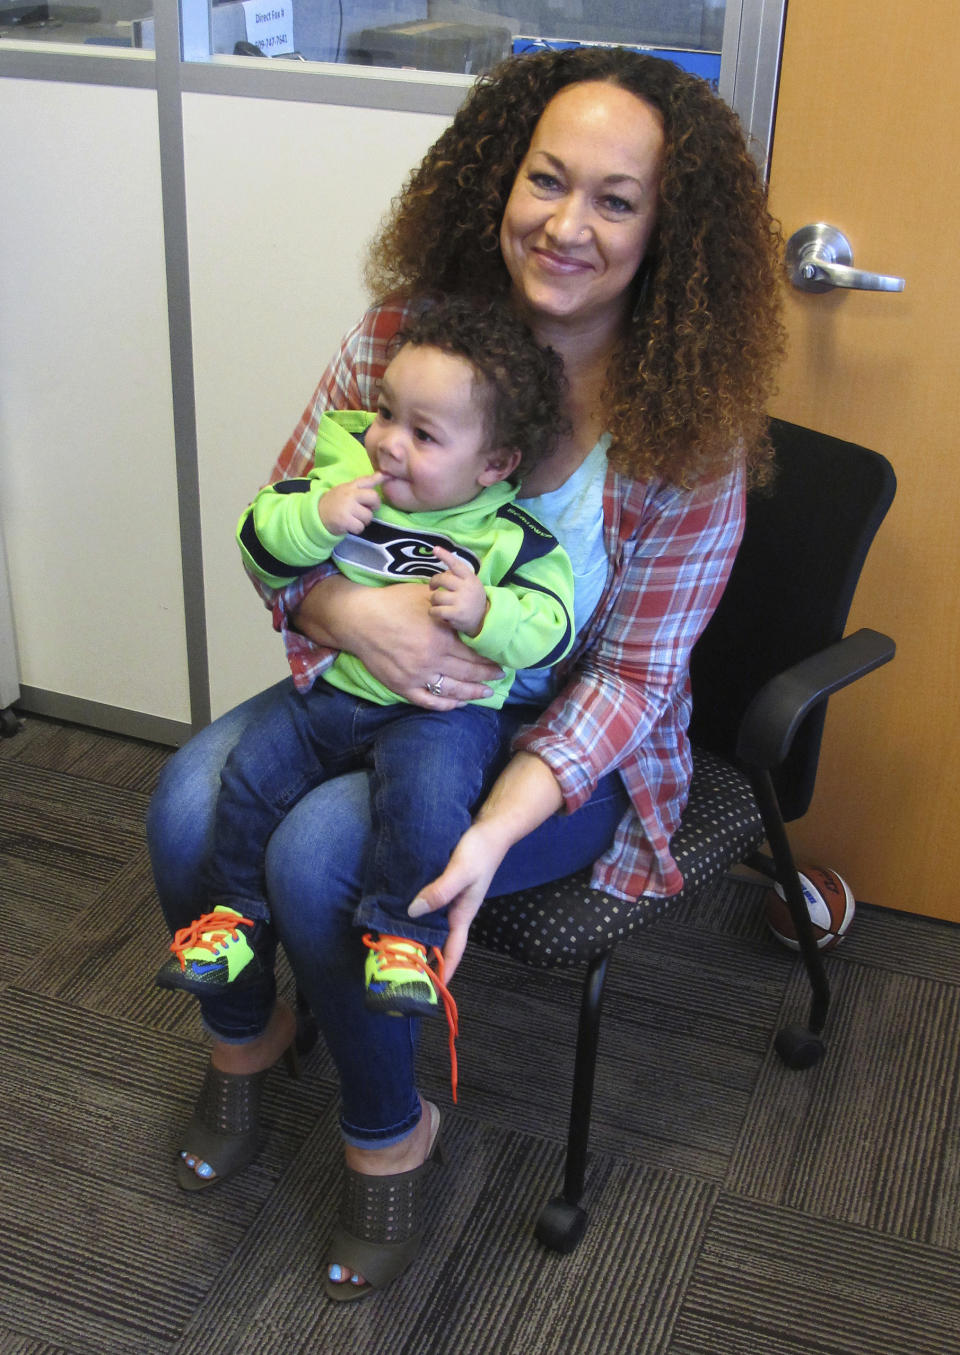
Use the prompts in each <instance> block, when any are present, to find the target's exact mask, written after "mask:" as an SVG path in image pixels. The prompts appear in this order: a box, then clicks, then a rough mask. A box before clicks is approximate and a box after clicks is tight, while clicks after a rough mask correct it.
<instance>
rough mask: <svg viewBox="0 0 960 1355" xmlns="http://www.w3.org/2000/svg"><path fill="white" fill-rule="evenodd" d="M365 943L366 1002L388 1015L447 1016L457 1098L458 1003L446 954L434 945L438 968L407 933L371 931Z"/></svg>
mask: <svg viewBox="0 0 960 1355" xmlns="http://www.w3.org/2000/svg"><path fill="white" fill-rule="evenodd" d="M363 944H364V945H365V946H366V947H367V949H368V950H369V951H370V954H369V955H368V956H367V963H366V966H365V976H366V993H365V997H366V1003H367V1006H368V1007H369V1008H370V1009H371V1010H372V1011H375V1012H383V1013H385V1014H386V1015H387V1016H445V1017H446V1018H447V1037H448V1045H449V1049H450V1090H451V1092H452V1094H453V1100H454V1103H456V1099H457V1046H456V1041H457V1028H458V1018H457V1004H456V1002H455V1001H454V1000H453V994H452V993H451V992H450V989H449V988H448V987H447V985H446V984H445V983H444V981H443V955H442V954H441V953H440V951H439V950H438V949H437V947H436V946H431V950H432V952H433V955H432V959H433V964H434V966H435V968H433V967H431V966H430V965H429V964H428V963H427V950H426V947H425V946H421V945H420V943H419V942H418V941H408V940H407V938H406V937H404V936H374V935H373V933H372V932H367V933H366V935H365V936H364V938H363Z"/></svg>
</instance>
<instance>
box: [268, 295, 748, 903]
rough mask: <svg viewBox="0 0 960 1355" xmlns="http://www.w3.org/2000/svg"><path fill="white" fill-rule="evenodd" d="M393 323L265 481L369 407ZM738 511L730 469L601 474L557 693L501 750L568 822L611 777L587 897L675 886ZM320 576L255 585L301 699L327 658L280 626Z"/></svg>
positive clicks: (349, 341)
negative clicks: (598, 558) (580, 611)
mask: <svg viewBox="0 0 960 1355" xmlns="http://www.w3.org/2000/svg"><path fill="white" fill-rule="evenodd" d="M405 314H406V311H405V310H404V308H403V307H402V306H398V305H390V304H388V305H384V306H379V307H374V308H372V309H371V310H369V311H368V312H367V313H366V315H364V317H363V318H362V319H361V321H360V322H359V324H358V325H356V326H355V327H354V329H353V330H351V332H350V333H349V334H348V335H347V337H346V338H345V339H344V341H343V344H342V345H341V348H340V352H339V353H338V354H337V356H336V357H335V358H334V360H333V362H332V363H331V364H330V366H329V367H328V368H327V370H326V372H325V373H324V375H323V377H322V379H321V381H320V384H319V386H318V387H317V389H316V392H315V393H314V397H313V399H312V400H311V402H310V404H309V405H308V407H307V409H306V411H305V412H304V415H303V417H302V419H301V420H300V423H299V424H298V425H297V427H296V429H295V430H294V433H293V436H292V437H291V438H290V440H289V441H288V442H287V443H286V445H285V447H284V448H283V451H282V452H281V453H280V456H279V457H278V459H277V461H276V464H275V465H274V468H273V471H272V473H271V476H270V481H271V483H272V482H273V481H275V480H278V479H285V478H288V477H290V476H303V475H306V473H307V472H308V471H309V470H310V469H311V468H312V466H313V453H314V444H315V442H316V435H317V424H318V422H319V418H320V414H321V413H322V412H323V411H324V410H325V409H331V408H332V409H373V408H375V406H376V399H377V385H378V382H379V379H380V377H381V376H382V374H383V371H384V369H385V368H386V365H387V362H388V353H387V348H388V344H389V342H390V340H391V339H392V338H393V336H394V335H395V334H396V332H397V330H398V329H399V328H400V326H401V324H402V322H403V319H404V316H405ZM744 511H745V496H744V477H743V470H742V467H741V466H739V465H737V466H735V467H734V468H733V469H732V470H731V471H730V472H729V473H728V474H727V475H725V476H722V477H720V478H718V479H715V480H712V481H709V482H706V483H703V484H700V485H698V486H696V487H695V488H694V489H686V490H684V489H678V488H676V487H674V486H670V485H665V484H663V483H662V482H660V481H652V482H649V483H645V482H641V481H636V480H631V479H629V478H627V477H626V476H623V475H620V474H619V473H618V472H616V471H614V470H609V471H608V473H607V480H606V484H605V487H604V496H603V517H604V542H605V545H606V549H607V557H608V561H609V565H608V573H607V581H606V585H605V588H604V592H603V596H602V597H601V599H600V602H599V604H598V606H597V609H596V611H595V612H594V615H593V617H592V618H591V621H590V624H589V625H588V626H587V627H586V628H585V630H584V632H582V633H581V635H580V636H579V637H578V639H577V642H576V644H575V646H574V649H573V651H572V653H571V654H570V656H569V657H568V658H567V659H566V660H565V661H564V663H563V664H562V665H561V666H560V668H559V670H558V671H559V673H560V675H561V689H560V692H559V694H558V696H557V697H556V699H555V700H554V701H553V702H552V703H551V705H550V706H549V707H548V708H547V709H546V710H545V711H544V712H543V715H542V716H541V718H540V719H539V720H538V722H537V723H536V724H535V725H532V726H528V727H527V728H526V729H524V730H523V731H521V733H520V734H519V735H518V736H517V738H516V739H515V741H514V747H515V748H517V749H525V750H527V751H528V752H531V753H535V754H536V755H537V756H538V757H540V758H542V759H543V760H544V761H545V762H546V763H547V765H548V766H549V767H550V769H551V771H552V772H553V773H554V775H555V776H556V778H557V781H558V783H559V785H560V788H561V792H562V794H563V801H564V807H565V809H566V811H567V812H570V813H572V812H573V811H574V810H576V809H578V808H579V807H580V806H581V805H582V804H584V803H585V801H586V800H588V799H589V797H590V795H591V793H592V791H593V788H594V787H595V786H596V784H597V781H598V780H599V778H600V777H601V776H603V775H604V774H605V773H607V772H610V771H613V770H617V771H619V773H620V776H621V777H622V779H623V782H624V785H625V787H626V789H627V793H628V795H629V796H630V801H631V808H630V810H628V811H627V813H626V814H625V815H624V818H623V820H622V821H621V823H620V825H619V826H618V828H617V832H616V835H615V837H614V840H613V843H612V844H611V846H610V847H609V849H608V850H607V851H606V852H605V853H604V854H603V856H601V857H600V859H599V860H598V861H597V862H596V863H595V865H594V869H593V876H592V883H593V885H594V887H595V888H597V889H603V890H606V891H607V892H608V893H611V894H614V895H616V896H617V897H619V898H624V899H634V898H637V897H639V895H641V894H654V895H670V894H675V893H677V892H678V891H679V890H680V889H681V888H682V886H683V877H682V876H681V874H680V871H679V870H678V869H677V866H676V863H675V862H674V860H673V857H672V856H671V855H670V838H671V836H672V834H673V833H674V832H675V830H676V827H677V825H678V823H679V821H680V815H681V814H682V812H683V809H684V807H685V805H686V802H687V794H688V791H689V786H690V777H691V774H692V759H691V753H690V745H689V741H688V739H687V734H686V730H687V725H688V724H689V718H690V704H691V703H690V680H689V662H690V651H691V650H692V648H693V645H694V643H695V641H696V640H697V638H698V636H699V635H700V633H701V631H702V630H703V628H704V626H705V625H706V624H707V621H708V620H709V619H710V616H711V614H712V613H713V610H714V608H715V607H716V605H717V603H718V602H719V600H720V596H721V594H722V592H723V589H724V587H725V585H726V581H727V578H728V576H729V573H730V569H731V566H732V564H733V559H734V556H735V555H736V552H737V547H738V546H739V544H740V538H741V535H742V533H743V521H744ZM331 568H333V567H332V566H330V565H329V564H328V565H322V566H319V567H318V569H317V570H316V571H313V572H312V573H310V574H307V575H304V576H303V578H301V579H298V580H297V582H296V583H294V584H291V585H290V586H289V587H288V588H286V589H284V590H283V592H281V593H272V592H270V590H268V589H266V588H264V587H262V586H260V585H258V591H259V592H260V593H261V596H263V598H264V600H265V601H266V603H267V605H268V606H271V607H272V608H273V618H274V626H275V628H276V629H277V630H279V631H281V633H282V634H283V637H284V642H285V644H286V652H287V658H288V660H289V663H290V669H291V672H292V673H293V677H294V681H295V683H296V685H297V687H298V688H299V689H300V690H308V689H309V688H310V687H311V686H312V685H313V683H314V681H315V680H316V678H317V677H318V676H319V675H320V673H321V672H322V671H323V669H324V668H325V667H326V666H327V665H328V664H329V663H331V662H332V661H333V657H334V656H333V653H332V652H331V651H330V650H327V649H323V648H321V647H320V646H319V645H315V644H313V643H312V642H311V641H309V640H307V639H306V638H305V637H304V636H302V635H300V634H298V633H297V632H296V631H295V630H294V629H292V627H291V625H290V622H289V616H290V614H291V613H292V612H293V611H294V610H295V609H296V607H297V606H298V605H299V603H300V601H301V599H302V598H303V596H304V595H305V594H306V593H307V592H308V591H309V589H310V588H311V587H312V586H313V584H314V583H315V582H316V581H317V580H318V579H319V578H322V577H324V575H325V574H327V573H329V572H330V571H331Z"/></svg>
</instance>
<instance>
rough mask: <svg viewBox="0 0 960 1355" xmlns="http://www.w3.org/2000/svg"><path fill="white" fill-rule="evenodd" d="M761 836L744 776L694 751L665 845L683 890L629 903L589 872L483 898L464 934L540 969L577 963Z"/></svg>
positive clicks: (694, 888) (701, 882)
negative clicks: (679, 811) (593, 883)
mask: <svg viewBox="0 0 960 1355" xmlns="http://www.w3.org/2000/svg"><path fill="white" fill-rule="evenodd" d="M763 839H764V829H763V822H762V820H761V818H760V810H759V809H758V807H757V803H756V800H755V799H754V795H753V791H752V789H751V787H750V781H749V779H748V778H747V777H746V776H745V775H744V774H743V772H741V771H739V770H738V769H737V768H735V767H733V766H731V765H730V764H729V763H728V762H724V761H723V760H722V759H721V758H718V757H716V756H715V755H714V754H712V753H707V752H703V751H702V750H699V749H694V756H693V780H692V782H691V784H690V797H689V800H688V802H687V807H686V809H685V810H684V813H683V818H682V819H681V821H680V826H679V828H678V829H677V831H676V833H675V834H674V836H673V839H672V842H671V845H670V850H671V852H672V853H673V858H674V860H675V861H676V863H677V866H678V867H679V869H680V871H681V872H682V874H683V882H684V883H683V889H682V891H681V892H680V893H679V894H674V895H672V896H671V897H670V898H657V897H654V896H652V895H641V896H640V898H638V899H636V900H634V902H632V903H628V902H626V901H625V900H624V899H618V898H615V897H614V896H613V895H612V894H605V893H604V892H603V891H602V890H600V889H592V888H591V887H590V875H591V871H590V870H584V871H579V872H578V873H577V874H575V875H568V876H566V877H564V878H563V879H561V880H554V881H551V882H550V883H549V884H545V885H538V886H537V887H535V888H533V889H522V890H519V891H518V892H517V893H515V894H501V895H499V896H497V897H495V898H489V899H487V900H485V902H484V904H483V907H482V908H481V909H480V912H479V913H478V914H477V917H476V920H475V921H474V923H473V927H472V929H471V932H470V937H471V940H473V941H476V942H477V943H478V944H479V945H482V946H486V947H487V949H488V950H496V951H500V952H501V953H502V954H504V955H512V956H513V957H514V959H517V960H521V961H522V962H523V963H524V964H529V965H535V966H538V967H540V968H544V969H547V968H554V967H555V966H558V965H575V964H582V963H584V962H585V961H587V960H591V959H593V958H594V956H596V955H600V954H602V953H603V951H605V950H609V949H610V947H611V946H612V945H615V944H616V943H617V942H618V941H622V940H623V938H624V937H625V936H629V935H630V933H631V932H633V931H636V930H637V928H638V927H640V926H642V925H643V924H644V923H646V922H649V921H651V920H652V919H653V918H656V917H659V916H660V915H661V914H662V913H663V912H665V911H666V909H667V908H668V907H669V906H670V905H671V904H674V903H676V902H678V901H679V900H681V899H683V900H686V899H690V898H694V897H696V896H697V895H698V894H699V893H700V892H701V891H702V890H703V889H704V888H705V887H706V886H707V885H708V884H709V883H710V882H711V881H712V880H715V879H716V878H717V877H718V876H720V875H722V874H723V872H724V871H726V870H728V869H729V868H730V866H732V865H735V864H736V863H737V862H738V861H741V860H743V859H744V857H747V856H749V855H750V854H751V853H752V852H754V851H756V849H757V848H758V847H759V846H760V844H761V842H762V841H763Z"/></svg>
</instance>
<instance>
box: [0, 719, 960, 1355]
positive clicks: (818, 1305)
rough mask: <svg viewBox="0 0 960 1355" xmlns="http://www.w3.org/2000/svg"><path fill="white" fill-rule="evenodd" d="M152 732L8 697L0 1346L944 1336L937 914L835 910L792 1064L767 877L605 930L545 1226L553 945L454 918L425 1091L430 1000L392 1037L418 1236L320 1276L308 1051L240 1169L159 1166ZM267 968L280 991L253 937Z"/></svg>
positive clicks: (567, 1051) (328, 1156)
mask: <svg viewBox="0 0 960 1355" xmlns="http://www.w3.org/2000/svg"><path fill="white" fill-rule="evenodd" d="M167 756H168V752H167V750H163V749H157V748H154V747H152V746H151V745H149V744H143V743H139V742H137V741H133V740H124V739H121V738H119V737H117V736H113V735H101V734H93V733H90V732H89V731H85V730H80V729H76V728H72V727H69V726H61V725H58V724H57V723H56V722H53V721H43V720H36V719H28V720H27V722H26V725H25V727H24V730H23V732H22V734H20V735H18V736H17V737H16V738H15V739H10V740H0V922H2V925H3V934H4V939H5V944H4V947H3V950H2V954H0V1355H94V1352H96V1355H221V1353H223V1355H227V1353H229V1355H254V1352H255V1353H256V1355H281V1352H282V1355H381V1352H383V1351H384V1350H390V1351H391V1352H395V1353H396V1355H561V1353H562V1355H567V1352H573V1355H594V1352H596V1355H607V1352H615V1353H616V1355H934V1352H935V1353H936V1355H960V1313H958V1311H957V1308H958V1303H960V1299H958V1295H960V1285H958V1283H957V1275H958V1266H960V1147H958V1145H960V1123H958V1122H960V1067H958V1041H957V1029H958V1024H960V1010H958V1008H960V927H955V926H949V925H945V924H941V923H935V922H932V921H930V920H928V919H924V918H921V917H913V916H910V915H905V914H897V913H891V912H888V911H885V910H881V909H876V908H871V907H869V906H861V907H860V908H859V910H858V917H857V920H856V922H855V924H854V928H853V930H852V932H851V934H850V936H849V937H848V939H847V940H846V941H845V942H844V944H843V946H842V947H841V948H840V949H839V950H838V951H836V952H834V953H833V954H832V955H831V956H830V957H829V959H828V968H829V973H830V979H831V983H832V986H833V989H834V1006H833V1010H832V1013H831V1018H830V1023H829V1026H828V1032H827V1033H828V1053H827V1056H826V1059H825V1060H824V1062H823V1063H822V1064H821V1065H820V1066H818V1067H817V1068H815V1069H812V1070H808V1071H807V1072H804V1073H796V1072H791V1071H789V1070H787V1069H785V1068H784V1067H783V1066H782V1065H781V1064H780V1063H779V1060H778V1059H777V1057H776V1055H775V1054H774V1053H773V1052H772V1050H771V1039H772V1036H773V1034H774V1032H775V1030H776V1029H777V1027H778V1025H779V1024H781V1023H783V1022H785V1021H787V1020H795V1019H797V1017H798V1016H802V1015H803V1014H804V1012H805V1010H806V1007H807V1005H808V1001H809V998H808V993H807V989H806V983H805V979H804V978H803V975H802V971H801V969H800V966H799V964H798V961H797V959H796V957H795V956H794V955H793V954H792V953H791V952H788V951H787V950H785V949H784V948H783V947H782V946H780V945H778V944H777V943H776V942H774V941H773V940H772V938H771V937H770V935H769V933H768V931H767V929H766V926H765V922H764V916H763V902H764V896H765V888H766V887H765V885H764V884H762V883H757V882H756V881H755V880H750V879H747V880H744V879H737V880H734V879H730V880H727V881H723V882H721V883H719V884H718V885H717V886H716V887H715V888H713V889H712V890H711V891H710V892H709V894H708V895H707V896H706V897H705V898H704V899H702V900H701V901H700V902H699V903H698V904H697V905H691V904H684V905H682V906H680V907H678V908H676V909H674V910H672V911H671V912H670V914H669V916H668V917H667V918H666V919H664V920H663V921H662V922H660V923H657V924H655V925H653V926H651V927H649V928H646V929H643V930H642V931H641V932H640V933H639V934H638V936H637V937H636V939H634V940H632V941H630V942H629V943H626V944H624V945H623V946H622V947H621V948H620V950H619V951H618V953H617V954H616V956H615V957H614V960H613V963H612V964H611V968H610V976H609V981H608V992H607V997H606V1002H605V1012H604V1025H603V1033H602V1037H601V1051H600V1062H599V1068H598V1076H597V1088H596V1096H595V1102H594V1127H593V1132H592V1138H591V1153H590V1160H589V1164H588V1172H587V1193H586V1196H585V1200H584V1203H585V1205H586V1206H587V1208H588V1211H589V1216H590V1217H589V1225H588V1228H587V1231H586V1234H585V1237H584V1240H583V1242H582V1243H581V1245H580V1247H579V1248H578V1249H577V1251H575V1252H574V1253H573V1254H572V1255H570V1256H558V1255H556V1254H555V1253H552V1252H549V1251H547V1250H546V1249H545V1248H543V1247H542V1246H541V1245H540V1244H539V1243H538V1242H537V1241H536V1239H535V1237H534V1234H533V1225H534V1221H535V1219H536V1217H537V1214H538V1211H539V1210H540V1208H541V1207H542V1205H543V1204H544V1202H545V1201H546V1200H547V1199H548V1198H549V1197H550V1196H551V1195H553V1194H555V1193H556V1192H557V1190H558V1188H559V1184H560V1181H561V1179H562V1170H563V1143H564V1139H565V1134H566V1121H567V1113H568V1097H569V1088H570V1080H571V1073H572V1049H573V1041H574V1033H575V1026H576V1017H577V1011H578V1007H579V1000H580V992H579V990H580V976H579V975H578V974H577V973H576V972H563V973H560V972H557V971H554V972H552V973H551V972H549V971H536V972H534V971H528V970H522V969H520V968H519V967H518V966H516V965H515V964H513V963H511V962H510V961H508V960H506V959H505V958H503V957H500V956H494V955H491V954H489V953H488V952H485V951H481V950H477V949H473V948H472V949H471V951H470V952H469V954H468V958H467V961H466V963H465V964H464V966H463V968H462V969H461V971H460V973H459V974H458V975H457V979H456V983H455V988H456V993H457V998H458V1001H459V1003H460V1008H461V1016H462V1035H461V1039H460V1042H459V1049H460V1060H461V1102H460V1106H459V1108H458V1109H456V1110H453V1109H451V1107H450V1104H449V1088H448V1072H447V1053H446V1039H445V1032H444V1029H443V1027H442V1024H441V1023H429V1024H427V1025H426V1027H425V1030H424V1034H423V1037H422V1049H421V1059H420V1064H421V1068H422V1085H423V1089H424V1091H425V1092H426V1093H427V1094H428V1095H432V1096H433V1097H434V1098H435V1099H437V1100H438V1101H439V1102H440V1104H441V1105H442V1106H443V1107H444V1113H445V1123H444V1139H445V1142H446V1144H447V1147H448V1149H449V1151H450V1158H451V1165H450V1166H449V1167H447V1168H444V1169H443V1170H442V1171H439V1172H437V1173H436V1175H435V1178H434V1188H433V1196H432V1206H431V1211H430V1229H429V1235H428V1238H427V1241H426V1243H425V1246H424V1250H423V1252H422V1255H421V1258H420V1260H419V1262H418V1264H417V1266H416V1267H415V1268H413V1269H412V1270H411V1271H410V1272H409V1273H408V1274H406V1275H405V1276H403V1277H402V1278H401V1279H400V1280H399V1281H398V1282H397V1283H396V1284H395V1285H393V1286H392V1287H391V1288H390V1290H389V1291H388V1292H387V1293H385V1294H383V1295H379V1296H377V1297H375V1298H373V1299H371V1300H369V1301H367V1302H365V1303H363V1304H360V1305H334V1304H331V1303H330V1302H329V1301H328V1300H327V1299H326V1298H325V1296H324V1295H323V1292H322V1287H321V1263H322V1258H323V1256H324V1254H325V1251H326V1247H327V1242H328V1239H329V1237H330V1234H331V1231H332V1228H333V1223H334V1217H335V1210H336V1199H337V1195H338V1190H339V1180H340V1154H339V1148H338V1134H337V1095H336V1082H335V1077H334V1073H333V1069H332V1066H331V1062H330V1059H329V1056H328V1055H327V1054H326V1052H325V1051H322V1050H321V1049H320V1048H318V1049H317V1050H315V1051H314V1052H313V1053H312V1054H311V1055H310V1056H309V1058H308V1059H307V1060H306V1062H305V1067H304V1070H303V1077H302V1078H301V1079H300V1080H299V1081H296V1082H295V1081H293V1080H291V1079H290V1078H288V1077H286V1076H285V1074H284V1073H283V1071H282V1069H278V1070H275V1071H274V1072H272V1073H271V1074H270V1077H269V1078H268V1079H267V1083H266V1087H265V1101H264V1120H265V1124H266V1125H267V1127H268V1129H269V1135H268V1139H267V1142H266V1145H265V1147H264V1150H263V1152H262V1153H261V1154H260V1156H259V1158H258V1159H257V1161H256V1163H255V1164H253V1166H251V1167H250V1168H249V1169H248V1170H247V1171H246V1172H245V1173H243V1174H242V1175H241V1176H240V1177H238V1178H236V1179H233V1180H230V1181H227V1182H225V1183H222V1184H221V1185H219V1186H218V1187H216V1188H215V1189H213V1190H210V1191H205V1192H202V1193H196V1194H184V1193H183V1192H181V1191H180V1190H178V1188H177V1186H176V1184H175V1178H174V1171H173V1162H174V1160H175V1154H176V1150H177V1147H178V1143H179V1139H180V1133H181V1130H182V1127H183V1126H184V1125H185V1124H186V1122H187V1121H188V1119H189V1117H190V1114H191V1108H192V1102H193V1099H194V1097H195V1094H196V1090H197V1088H198V1086H199V1083H200V1080H201V1077H202V1072H203V1067H204V1063H205V1059H206V1045H205V1039H204V1037H203V1035H202V1032H201V1031H200V1029H199V1024H198V1022H197V1017H196V1010H195V1007H194V1004H193V1003H192V1002H191V1000H190V999H189V998H188V997H186V996H185V995H182V994H170V993H165V992H161V991H160V990H157V989H156V988H155V987H154V986H153V984H152V977H153V974H154V972H155V970H156V968H157V967H158V966H159V964H160V962H161V961H162V958H163V954H164V949H165V945H166V937H165V934H164V929H163V926H162V923H161V921H160V918H159V914H158V911H157V907H156V900H155V897H154V893H153V888H152V883H151V877H150V872H149V866H148V862H147V857H146V851H145V845H144V835H143V813H144V810H145V806H146V803H147V798H148V794H149V790H150V788H151V787H152V785H153V784H154V782H155V780H156V776H157V774H158V772H159V769H160V767H161V766H162V765H163V763H164V762H165V760H166V758H167ZM279 980H280V986H281V991H282V992H283V993H284V995H285V996H286V997H287V998H288V1000H289V999H290V998H292V995H293V982H292V978H291V975H290V971H289V967H288V966H287V965H286V963H285V961H281V966H280V975H279ZM795 1295H796V1296H795Z"/></svg>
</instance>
